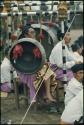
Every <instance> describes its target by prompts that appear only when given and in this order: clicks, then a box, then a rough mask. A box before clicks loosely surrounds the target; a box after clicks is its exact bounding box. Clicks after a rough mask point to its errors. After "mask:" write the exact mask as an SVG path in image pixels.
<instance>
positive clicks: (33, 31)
mask: <svg viewBox="0 0 84 125" xmlns="http://www.w3.org/2000/svg"><path fill="white" fill-rule="evenodd" d="M28 37H29V38H33V39H35V37H36V33H35V30H34V29H33V28H29V31H28Z"/></svg>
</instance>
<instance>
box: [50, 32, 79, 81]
mask: <svg viewBox="0 0 84 125" xmlns="http://www.w3.org/2000/svg"><path fill="white" fill-rule="evenodd" d="M70 41H71V37H70V33H69V32H67V33H66V34H65V36H64V39H63V40H62V41H60V42H58V43H57V44H56V45H55V47H54V48H53V49H52V52H51V54H50V58H49V61H50V63H51V69H52V70H53V71H54V72H55V73H56V79H58V80H60V81H63V78H64V74H63V59H62V45H63V42H65V54H66V70H67V73H66V76H67V81H69V80H71V78H73V73H72V71H71V70H70V68H71V67H72V66H73V65H75V64H77V63H79V62H80V61H79V59H78V60H76V59H75V58H74V55H73V54H72V52H70V51H69V49H68V45H69V44H70Z"/></svg>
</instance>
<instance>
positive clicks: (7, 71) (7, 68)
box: [0, 47, 17, 92]
mask: <svg viewBox="0 0 84 125" xmlns="http://www.w3.org/2000/svg"><path fill="white" fill-rule="evenodd" d="M9 49H10V47H6V48H5V57H4V59H3V61H2V63H1V84H0V89H1V91H3V92H11V90H12V89H13V86H12V83H11V80H12V79H11V71H13V77H17V73H16V71H15V70H14V69H13V67H12V65H11V63H10V60H9V57H8V52H9Z"/></svg>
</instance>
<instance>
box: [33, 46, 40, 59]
mask: <svg viewBox="0 0 84 125" xmlns="http://www.w3.org/2000/svg"><path fill="white" fill-rule="evenodd" d="M33 53H34V55H35V57H37V58H41V52H40V50H39V49H38V48H37V47H35V48H34V49H33Z"/></svg>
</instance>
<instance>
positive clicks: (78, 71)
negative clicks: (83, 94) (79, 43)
mask: <svg viewBox="0 0 84 125" xmlns="http://www.w3.org/2000/svg"><path fill="white" fill-rule="evenodd" d="M71 70H72V72H73V74H74V77H75V78H76V79H77V80H78V81H79V82H82V81H83V63H80V64H76V65H74V66H73V67H72V68H71Z"/></svg>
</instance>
